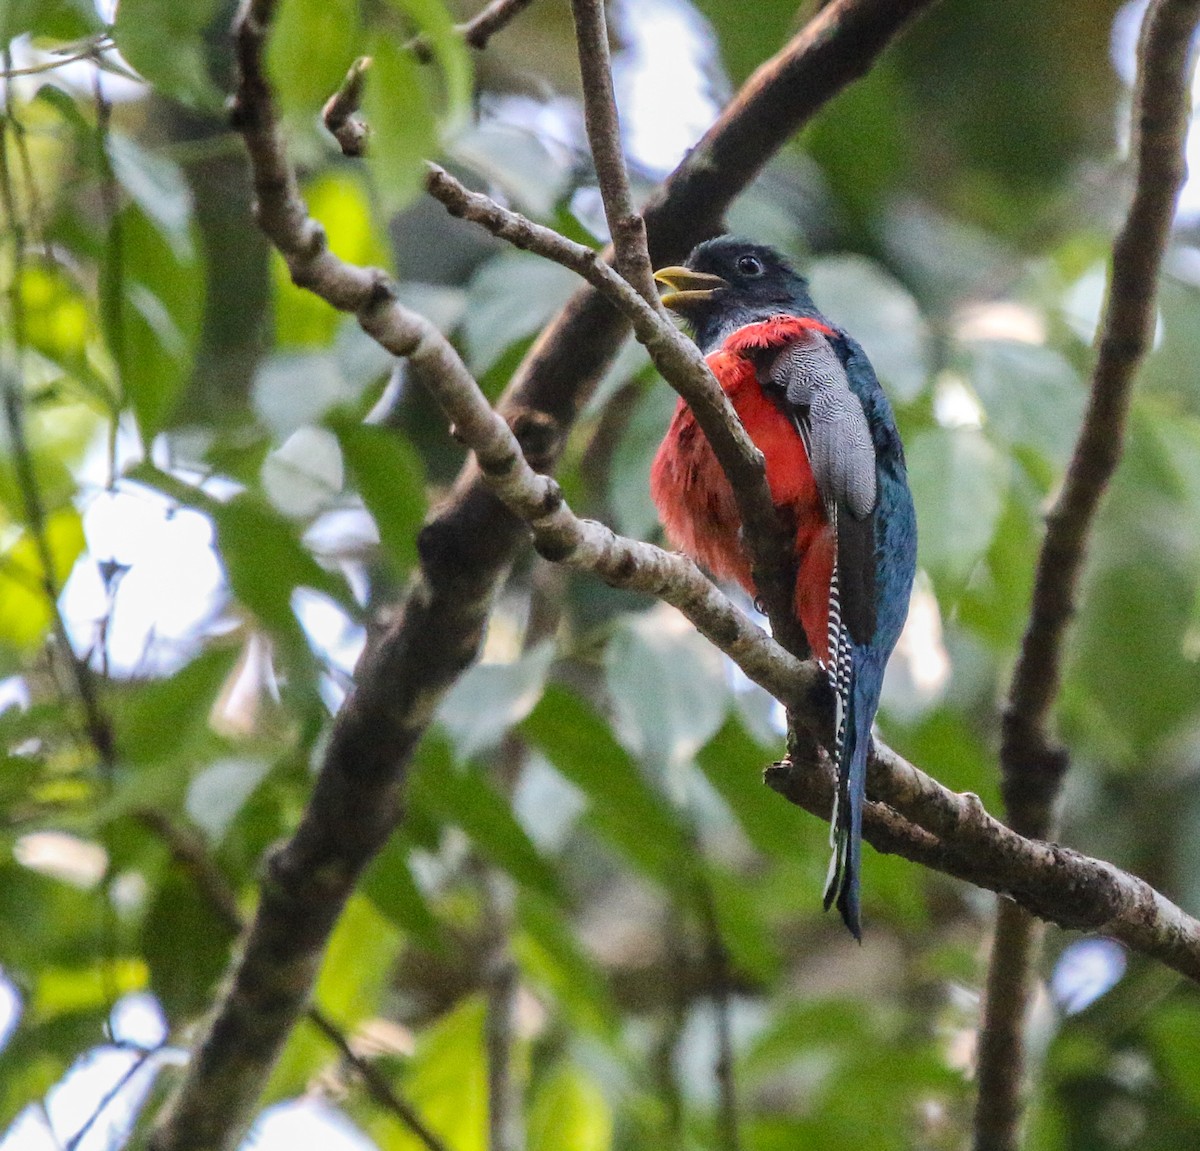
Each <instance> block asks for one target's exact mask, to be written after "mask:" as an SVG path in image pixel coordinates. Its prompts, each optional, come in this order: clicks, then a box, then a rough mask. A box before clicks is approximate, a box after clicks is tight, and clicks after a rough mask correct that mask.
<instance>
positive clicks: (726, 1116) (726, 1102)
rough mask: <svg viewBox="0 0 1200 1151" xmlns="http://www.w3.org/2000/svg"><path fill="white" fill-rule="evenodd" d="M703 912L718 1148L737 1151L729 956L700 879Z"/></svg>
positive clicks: (709, 894) (707, 889)
mask: <svg viewBox="0 0 1200 1151" xmlns="http://www.w3.org/2000/svg"><path fill="white" fill-rule="evenodd" d="M700 885H701V892H700V909H701V914H702V916H703V919H704V948H705V953H706V959H707V961H708V965H709V967H710V968H711V969H712V979H713V986H712V1007H713V1015H714V1019H715V1022H716V1030H717V1062H716V1065H715V1066H714V1068H713V1072H714V1074H715V1076H716V1080H717V1147H719V1148H720V1151H738V1147H739V1140H738V1106H737V1079H736V1075H735V1072H734V1066H733V1024H732V1015H731V1011H730V1006H731V1005H730V995H729V953H728V952H727V951H726V950H725V944H724V943H723V942H722V940H721V927H720V924H719V923H718V922H717V909H716V907H715V905H714V903H713V895H712V888H711V886H710V885H709V884H708V882H707V880H706V879H705V877H704V876H701V877H700Z"/></svg>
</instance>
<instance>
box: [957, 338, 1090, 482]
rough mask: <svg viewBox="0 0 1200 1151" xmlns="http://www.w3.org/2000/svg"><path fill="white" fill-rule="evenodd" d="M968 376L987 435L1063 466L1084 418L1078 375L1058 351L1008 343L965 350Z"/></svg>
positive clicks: (986, 343) (976, 345)
mask: <svg viewBox="0 0 1200 1151" xmlns="http://www.w3.org/2000/svg"><path fill="white" fill-rule="evenodd" d="M965 350H966V351H967V354H968V356H969V366H968V369H967V370H968V375H969V378H970V380H971V383H972V385H973V386H974V388H975V392H976V394H977V395H978V396H979V398H980V400H981V401H982V402H983V406H984V408H985V409H986V411H987V427H988V431H989V433H991V434H993V435H998V436H999V437H1001V438H1002V439H1004V440H1005V441H1007V442H1008V443H1009V444H1021V445H1027V446H1029V447H1032V448H1034V449H1035V450H1036V451H1038V452H1040V453H1041V455H1042V456H1043V457H1044V458H1045V460H1046V461H1047V462H1048V463H1049V464H1051V465H1053V467H1054V469H1055V471H1058V470H1059V469H1061V468H1063V467H1065V466H1066V463H1067V460H1068V459H1069V458H1070V456H1071V450H1072V448H1073V447H1074V444H1075V435H1076V432H1077V430H1078V428H1079V422H1080V420H1081V419H1082V416H1083V404H1084V390H1083V385H1082V383H1081V381H1080V379H1079V373H1078V372H1076V371H1075V369H1074V368H1073V367H1072V366H1071V365H1070V363H1068V362H1067V360H1066V359H1064V358H1063V357H1062V356H1061V355H1059V353H1058V352H1055V351H1053V350H1052V349H1050V348H1045V347H1040V346H1038V345H1037V344H1025V343H1018V342H1016V341H1012V340H980V341H978V342H977V343H973V344H969V345H967V347H966V349H965Z"/></svg>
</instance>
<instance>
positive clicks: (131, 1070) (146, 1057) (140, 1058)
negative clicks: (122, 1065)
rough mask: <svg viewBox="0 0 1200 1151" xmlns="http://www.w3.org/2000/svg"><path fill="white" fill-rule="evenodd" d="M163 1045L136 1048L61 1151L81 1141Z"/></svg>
mask: <svg viewBox="0 0 1200 1151" xmlns="http://www.w3.org/2000/svg"><path fill="white" fill-rule="evenodd" d="M164 1046H166V1044H165V1043H159V1044H156V1045H155V1046H154V1047H147V1048H141V1049H139V1050H138V1052H137V1055H136V1057H135V1058H134V1061H133V1062H132V1063H131V1064H130V1065H129V1066H128V1067H127V1068H126V1069H125V1071H124V1073H123V1074H122V1075H121V1077H120V1078H119V1079H118V1080H117V1081H116V1083H114V1084H113V1085H112V1086H111V1087H110V1088H109V1089H108V1090H107V1091H106V1092H105V1093H104V1094H103V1095H102V1096H101V1097H100V1100H99V1102H97V1104H96V1106H95V1107H93V1108H92V1111H91V1114H89V1115H88V1117H87V1118H86V1119H85V1120H84V1121H83V1124H82V1125H81V1126H80V1128H79V1130H78V1131H76V1132H75V1134H74V1135H72V1136H71V1138H70V1139H68V1140H67V1141H66V1143H65V1144H64V1145H63V1151H75V1148H76V1147H78V1146H79V1144H80V1143H82V1142H83V1140H84V1138H85V1137H86V1136H87V1133H88V1132H89V1131H90V1130H91V1129H92V1128H93V1127H94V1126H95V1125H96V1121H97V1120H98V1119H99V1118H100V1116H101V1115H102V1114H103V1113H104V1110H105V1108H106V1107H108V1105H109V1104H110V1103H111V1102H112V1101H113V1100H114V1099H115V1098H116V1097H117V1096H118V1095H120V1094H121V1092H122V1091H124V1090H125V1088H126V1087H127V1086H129V1083H130V1081H131V1080H132V1079H133V1077H134V1076H135V1075H136V1074H137V1073H138V1072H139V1071H141V1069H142V1068H143V1067H145V1066H146V1064H147V1063H148V1062H149V1061H150V1060H151V1059H152V1058H153V1057H154V1056H155V1055H157V1054H158V1053H159V1052H160V1051H161V1050H162V1049H163V1047H164Z"/></svg>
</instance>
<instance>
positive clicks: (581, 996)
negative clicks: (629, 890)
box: [512, 890, 619, 1039]
mask: <svg viewBox="0 0 1200 1151" xmlns="http://www.w3.org/2000/svg"><path fill="white" fill-rule="evenodd" d="M517 923H518V925H519V930H518V931H517V932H516V934H515V935H514V937H513V944H512V946H513V954H514V955H515V956H516V959H517V963H518V964H519V965H520V968H521V972H522V975H523V976H524V978H525V979H527V980H529V981H530V982H531V983H532V984H533V985H534V986H536V987H544V988H545V989H546V990H548V991H549V992H550V994H552V995H553V996H554V998H555V999H556V1000H557V1001H558V1002H559V1003H560V1004H561V1005H562V1006H563V1007H564V1008H565V1009H566V1011H567V1012H568V1013H569V1014H570V1015H571V1016H572V1018H573V1019H574V1020H575V1021H576V1022H577V1023H578V1025H579V1026H581V1027H586V1028H588V1029H589V1030H590V1031H592V1032H594V1033H595V1034H597V1035H601V1036H603V1037H604V1038H606V1039H615V1038H616V1035H617V1028H618V1018H619V1017H618V1014H617V1008H616V1005H615V1004H614V1003H613V1000H612V996H611V995H610V994H609V991H608V985H607V983H606V982H605V980H604V976H603V975H602V974H601V972H600V970H599V968H598V967H597V966H596V964H595V963H594V962H593V960H592V959H591V957H590V956H589V955H588V954H587V953H586V952H585V951H584V950H583V948H582V947H581V946H580V944H579V941H578V940H577V939H576V938H575V935H574V933H573V931H572V929H571V926H570V924H569V922H568V920H567V918H566V916H565V915H563V913H562V910H561V909H560V908H559V907H557V906H555V905H554V904H552V903H550V902H548V901H546V900H544V899H540V898H539V897H537V896H536V895H534V894H532V893H531V892H529V891H528V890H526V891H523V892H521V894H520V897H519V898H518V900H517Z"/></svg>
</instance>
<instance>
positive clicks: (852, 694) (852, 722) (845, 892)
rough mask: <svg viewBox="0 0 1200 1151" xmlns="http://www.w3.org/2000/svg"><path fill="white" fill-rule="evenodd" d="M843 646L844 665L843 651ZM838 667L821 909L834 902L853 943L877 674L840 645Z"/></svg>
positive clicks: (867, 660) (858, 925)
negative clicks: (834, 777)
mask: <svg viewBox="0 0 1200 1151" xmlns="http://www.w3.org/2000/svg"><path fill="white" fill-rule="evenodd" d="M843 643H844V645H845V660H844V662H843V648H842V645H843ZM838 657H839V658H838V660H837V665H838V668H839V672H840V671H841V669H842V668H843V667H845V668H846V671H845V673H844V675H841V674H839V676H838V679H839V680H841V681H842V682H839V683H835V685H834V686H835V688H836V689H837V692H838V701H839V703H840V704H841V708H840V710H841V711H842V715H841V717H840V722H839V724H838V734H837V748H836V749H837V756H838V788H837V795H836V797H835V800H834V812H833V821H832V825H831V832H830V835H831V840H832V844H833V859H832V860H831V861H830V866H829V878H828V880H827V882H826V885H825V909H826V910H829V908H830V906H831V905H832V904H833V903H834V901H835V900H836V902H837V909H838V911H839V912H841V915H842V921H843V922H844V923H845V924H846V926H847V927H848V928H849V929H850V933H851V934H852V935H853V936H854V938H855V939H857V940H859V941H861V940H862V913H861V908H860V905H859V874H860V870H861V861H862V810H863V801H864V799H865V798H866V791H867V755H868V753H869V752H870V749H871V723H872V721H873V720H874V718H875V711H876V709H877V708H878V706H879V693H880V688H881V686H882V681H883V672H882V669H881V668H879V667H878V666H877V662H878V661H876V660H874V659H872V657H871V651H870V649H869V648H867V647H860V646H858V645H855V644H851V643H850V642H849V640H848V638H847V639H846V640H844V641H842V643H839V650H838Z"/></svg>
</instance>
